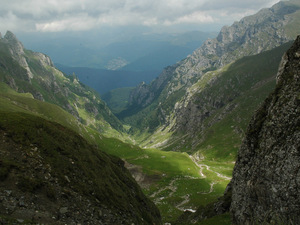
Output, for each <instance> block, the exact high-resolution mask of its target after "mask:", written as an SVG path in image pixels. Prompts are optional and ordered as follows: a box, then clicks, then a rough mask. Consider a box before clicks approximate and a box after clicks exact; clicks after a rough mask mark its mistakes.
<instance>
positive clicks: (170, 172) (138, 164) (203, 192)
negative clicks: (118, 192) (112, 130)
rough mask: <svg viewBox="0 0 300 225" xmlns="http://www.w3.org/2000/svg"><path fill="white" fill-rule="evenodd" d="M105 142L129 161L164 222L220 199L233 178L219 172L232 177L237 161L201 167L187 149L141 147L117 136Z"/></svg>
mask: <svg viewBox="0 0 300 225" xmlns="http://www.w3.org/2000/svg"><path fill="white" fill-rule="evenodd" d="M102 146H103V149H104V151H105V152H107V153H109V154H112V155H115V156H118V157H120V158H122V159H124V160H125V161H126V162H127V164H128V165H127V168H128V169H129V170H130V171H131V173H132V174H133V176H134V177H135V178H136V179H137V180H138V183H139V184H140V185H141V186H142V187H143V189H144V192H145V193H146V195H147V196H148V197H150V199H151V200H153V201H154V202H155V203H156V205H157V207H158V208H159V209H160V211H161V215H162V220H163V222H171V223H172V222H174V221H176V219H177V217H178V216H179V215H181V214H182V212H183V210H186V209H193V210H195V209H196V208H198V206H199V205H203V206H205V205H207V204H208V203H210V202H213V201H216V199H217V198H218V197H220V196H221V195H222V194H223V192H224V189H225V187H226V185H227V183H228V182H229V180H228V179H226V178H224V177H219V176H218V175H217V172H218V173H220V174H223V175H226V176H228V177H230V176H231V171H232V168H233V165H234V164H233V163H232V162H228V163H226V162H224V163H218V162H214V163H213V162H209V161H206V162H202V163H201V165H202V166H203V168H202V169H200V167H199V166H197V164H195V163H194V162H193V160H192V159H191V158H190V157H189V155H188V154H187V153H179V152H165V151H161V150H158V149H141V148H139V147H137V146H133V145H130V144H120V142H119V141H118V140H116V139H106V140H103V141H102ZM207 166H208V167H207ZM200 171H202V174H201V173H200Z"/></svg>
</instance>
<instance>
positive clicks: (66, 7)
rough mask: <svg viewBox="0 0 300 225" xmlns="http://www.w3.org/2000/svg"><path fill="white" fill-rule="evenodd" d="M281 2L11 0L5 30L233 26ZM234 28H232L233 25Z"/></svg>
mask: <svg viewBox="0 0 300 225" xmlns="http://www.w3.org/2000/svg"><path fill="white" fill-rule="evenodd" d="M277 1H278V0H226V1H224V0H109V1H108V0H63V1H62V0H44V1H40V0H26V1H23V0H10V1H6V2H5V3H3V2H2V3H1V9H0V15H1V16H0V29H1V30H6V29H10V30H16V31H22V30H30V31H32V30H37V31H43V32H59V31H70V30H71V31H78V30H89V29H93V28H97V27H100V26H103V25H108V26H117V25H118V26H122V25H145V26H158V25H160V26H170V25H174V24H177V25H178V24H199V25H201V24H212V23H215V22H218V21H219V22H220V21H226V22H233V21H234V20H238V19H240V18H241V17H242V16H245V15H249V14H250V13H252V12H255V11H257V10H258V9H260V8H262V7H270V6H271V5H272V4H274V3H276V2H277ZM229 25H230V24H229Z"/></svg>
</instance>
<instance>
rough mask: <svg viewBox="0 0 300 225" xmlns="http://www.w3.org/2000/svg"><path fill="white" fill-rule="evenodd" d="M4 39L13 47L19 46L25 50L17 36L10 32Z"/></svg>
mask: <svg viewBox="0 0 300 225" xmlns="http://www.w3.org/2000/svg"><path fill="white" fill-rule="evenodd" d="M4 39H5V40H7V41H8V42H9V43H11V44H13V45H15V44H17V45H18V46H19V47H20V48H22V49H23V48H24V47H23V44H22V43H21V42H20V41H19V40H18V39H17V37H16V35H15V34H14V33H13V32H11V31H9V30H8V31H7V32H6V34H5V35H4Z"/></svg>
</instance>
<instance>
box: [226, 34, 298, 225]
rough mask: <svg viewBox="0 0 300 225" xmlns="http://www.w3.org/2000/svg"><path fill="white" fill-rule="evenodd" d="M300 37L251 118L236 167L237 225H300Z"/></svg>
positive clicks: (233, 206)
mask: <svg viewBox="0 0 300 225" xmlns="http://www.w3.org/2000/svg"><path fill="white" fill-rule="evenodd" d="M299 151H300V36H298V38H297V40H296V41H295V43H294V45H293V46H292V47H291V48H290V49H289V50H288V52H287V53H286V54H285V56H284V57H283V60H282V63H281V67H280V69H279V73H278V75H277V86H276V89H275V91H274V92H273V93H272V94H271V95H270V96H269V97H268V98H267V99H266V100H265V102H264V104H263V105H262V106H261V107H260V108H259V109H258V111H257V112H256V113H255V115H254V117H253V118H252V120H251V122H250V124H249V127H248V129H247V133H246V138H245V139H244V141H243V144H242V146H241V148H240V150H239V154H238V159H237V162H236V165H235V168H234V172H233V178H232V181H231V184H232V203H231V213H232V216H233V221H234V223H236V224H243V225H244V224H256V223H261V222H272V221H273V222H274V221H275V222H277V223H279V224H289V223H291V224H299V223H300V203H299V199H300V170H299V168H300V152H299Z"/></svg>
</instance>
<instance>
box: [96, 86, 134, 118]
mask: <svg viewBox="0 0 300 225" xmlns="http://www.w3.org/2000/svg"><path fill="white" fill-rule="evenodd" d="M133 89H134V88H133V87H125V88H118V89H113V90H111V91H109V92H108V93H106V94H104V95H102V96H101V97H102V99H103V100H104V101H105V102H106V103H107V105H108V107H109V108H110V109H111V111H112V112H113V113H115V114H116V113H119V112H121V111H123V110H124V109H125V108H126V106H127V104H128V100H129V95H130V92H131V91H132V90H133Z"/></svg>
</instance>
